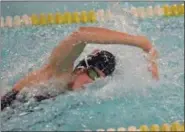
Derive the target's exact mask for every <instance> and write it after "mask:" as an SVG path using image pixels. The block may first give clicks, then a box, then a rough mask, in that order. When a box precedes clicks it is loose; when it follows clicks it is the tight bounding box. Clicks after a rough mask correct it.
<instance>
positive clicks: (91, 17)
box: [0, 4, 184, 28]
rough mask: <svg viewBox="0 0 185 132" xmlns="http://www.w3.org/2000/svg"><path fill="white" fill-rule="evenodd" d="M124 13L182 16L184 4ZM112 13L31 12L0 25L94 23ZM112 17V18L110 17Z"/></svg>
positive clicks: (5, 20)
mask: <svg viewBox="0 0 185 132" xmlns="http://www.w3.org/2000/svg"><path fill="white" fill-rule="evenodd" d="M123 11H125V13H128V14H130V15H133V16H135V17H138V18H141V19H144V18H152V17H154V16H163V17H171V16H182V15H184V4H177V5H176V4H174V5H164V6H159V5H157V6H154V7H152V6H149V7H145V8H144V7H137V8H136V7H131V8H130V9H123ZM112 16H113V13H112V12H111V11H110V10H103V9H99V10H97V11H94V10H91V11H81V12H64V13H61V12H56V13H53V14H52V13H48V14H44V13H41V14H32V15H30V16H29V15H26V14H25V15H23V16H14V17H11V16H6V17H5V18H3V17H1V18H0V19H1V20H0V22H1V23H0V27H8V28H11V27H20V26H44V25H51V24H55V25H56V24H58V25H61V24H79V23H96V22H101V21H107V20H111V18H112ZM112 19H113V18H112Z"/></svg>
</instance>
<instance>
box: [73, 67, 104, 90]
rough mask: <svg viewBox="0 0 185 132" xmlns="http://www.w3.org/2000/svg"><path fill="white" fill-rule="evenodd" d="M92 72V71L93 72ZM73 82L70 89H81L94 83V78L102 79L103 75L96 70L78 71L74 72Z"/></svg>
mask: <svg viewBox="0 0 185 132" xmlns="http://www.w3.org/2000/svg"><path fill="white" fill-rule="evenodd" d="M93 70H94V71H93ZM74 76H75V77H74V80H73V82H72V85H71V88H72V89H77V88H83V86H84V85H85V84H89V83H92V82H94V80H95V79H96V78H103V77H105V74H104V73H103V72H102V71H100V70H99V69H97V68H93V69H90V70H89V71H87V70H86V69H85V70H84V69H79V70H77V71H75V74H74Z"/></svg>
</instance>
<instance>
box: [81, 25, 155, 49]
mask: <svg viewBox="0 0 185 132" xmlns="http://www.w3.org/2000/svg"><path fill="white" fill-rule="evenodd" d="M78 33H79V35H78V36H79V38H80V39H81V40H82V41H84V42H86V43H98V44H124V45H130V46H136V47H139V48H142V49H143V50H144V51H146V52H149V51H150V49H151V48H152V44H151V43H150V41H149V40H148V39H147V37H145V36H136V35H130V34H127V33H123V32H118V31H114V30H110V29H106V28H99V27H81V28H80V29H79V32H78Z"/></svg>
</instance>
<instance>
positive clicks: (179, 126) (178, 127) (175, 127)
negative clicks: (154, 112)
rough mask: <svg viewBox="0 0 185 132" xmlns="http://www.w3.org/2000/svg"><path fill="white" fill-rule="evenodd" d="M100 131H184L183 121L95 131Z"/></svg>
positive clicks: (86, 131) (85, 131)
mask: <svg viewBox="0 0 185 132" xmlns="http://www.w3.org/2000/svg"><path fill="white" fill-rule="evenodd" d="M92 131H94V130H84V132H92ZM102 131H107V132H123V131H127V132H128V131H129V132H131V131H134V132H135V131H140V132H145V131H147V132H154V131H157V132H159V131H162V132H169V131H170V132H184V123H179V122H177V121H176V122H173V123H172V124H167V123H165V124H162V125H161V126H159V125H157V124H153V125H151V126H149V127H148V126H147V125H142V126H140V127H139V128H137V127H135V126H129V127H128V128H124V127H120V128H117V129H114V128H108V129H97V130H95V132H102Z"/></svg>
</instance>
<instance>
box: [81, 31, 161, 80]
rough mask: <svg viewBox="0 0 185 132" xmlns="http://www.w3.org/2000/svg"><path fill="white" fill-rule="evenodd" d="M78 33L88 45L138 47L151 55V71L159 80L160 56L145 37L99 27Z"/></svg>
mask: <svg viewBox="0 0 185 132" xmlns="http://www.w3.org/2000/svg"><path fill="white" fill-rule="evenodd" d="M77 33H78V35H77V36H78V38H79V39H80V40H81V41H82V42H86V43H98V44H125V45H130V46H136V47H139V48H141V49H143V50H144V51H145V52H147V53H149V56H150V58H149V64H150V67H149V71H151V72H152V76H153V78H155V79H156V80H158V79H159V72H158V65H157V63H156V58H157V56H158V54H157V51H156V49H155V48H153V47H152V44H151V42H150V41H149V40H148V39H147V37H145V36H135V35H130V34H127V33H122V32H117V31H113V30H110V29H105V28H97V27H81V28H80V30H79V32H77Z"/></svg>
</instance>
